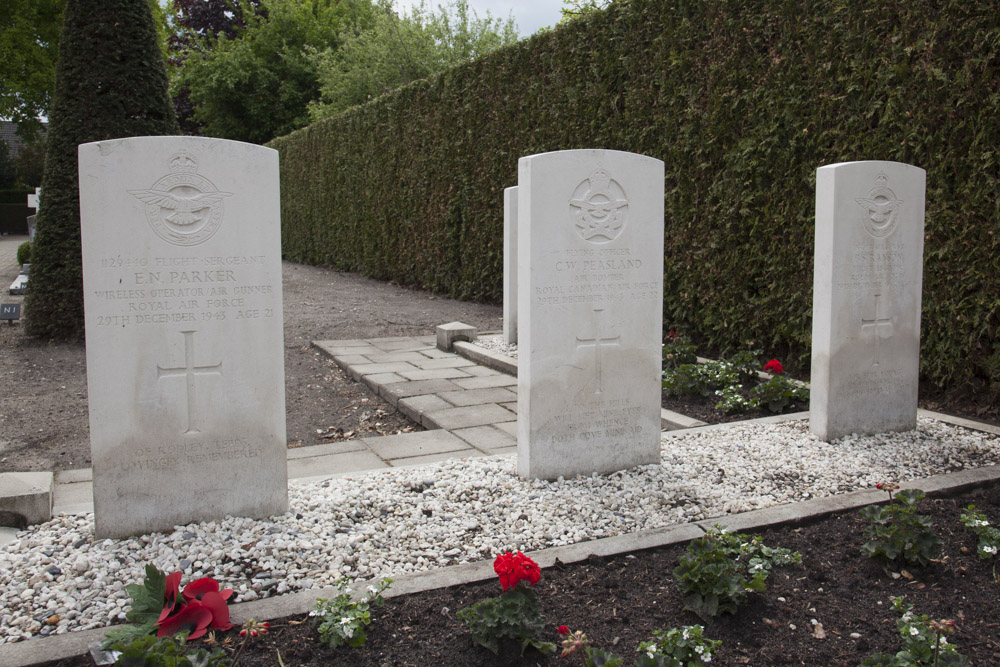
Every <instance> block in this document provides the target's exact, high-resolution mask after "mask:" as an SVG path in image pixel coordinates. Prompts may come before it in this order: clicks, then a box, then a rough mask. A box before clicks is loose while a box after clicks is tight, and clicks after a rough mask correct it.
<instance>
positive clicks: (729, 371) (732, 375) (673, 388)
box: [662, 361, 740, 396]
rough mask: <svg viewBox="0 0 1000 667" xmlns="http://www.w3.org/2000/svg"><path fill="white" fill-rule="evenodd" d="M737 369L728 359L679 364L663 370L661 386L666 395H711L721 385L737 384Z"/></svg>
mask: <svg viewBox="0 0 1000 667" xmlns="http://www.w3.org/2000/svg"><path fill="white" fill-rule="evenodd" d="M739 378H740V373H739V370H738V369H737V368H736V367H735V366H733V365H732V364H730V363H729V362H728V361H708V362H706V363H704V364H681V365H680V366H678V367H676V368H674V369H669V368H668V369H667V370H665V371H663V380H662V381H663V388H664V389H665V390H666V392H667V395H668V396H711V395H712V393H713V392H714V391H715V390H717V389H721V388H723V387H731V386H736V385H739V384H740V382H739Z"/></svg>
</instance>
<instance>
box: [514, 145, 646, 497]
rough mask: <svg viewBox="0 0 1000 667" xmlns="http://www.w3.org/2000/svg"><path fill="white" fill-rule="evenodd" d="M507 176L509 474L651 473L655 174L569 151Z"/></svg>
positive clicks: (620, 159)
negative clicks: (514, 292)
mask: <svg viewBox="0 0 1000 667" xmlns="http://www.w3.org/2000/svg"><path fill="white" fill-rule="evenodd" d="M518 170H519V173H518V187H517V197H518V201H517V213H518V234H517V245H518V258H517V266H518V275H519V280H518V288H519V294H518V337H519V344H518V348H519V355H518V472H519V474H520V475H521V476H522V477H530V478H544V479H553V478H556V477H559V476H560V475H562V476H567V477H568V476H572V475H579V474H590V473H593V472H597V473H607V472H613V471H615V470H623V469H625V468H630V467H633V466H637V465H644V464H650V463H658V462H659V461H660V371H661V363H662V362H661V346H662V333H663V324H662V319H663V318H662V313H663V163H662V162H661V161H660V160H657V159H654V158H650V157H645V156H642V155H635V154H633V153H624V152H620V151H607V150H572V151H559V152H554V153H544V154H541V155H532V156H529V157H524V158H521V160H520V162H519V165H518Z"/></svg>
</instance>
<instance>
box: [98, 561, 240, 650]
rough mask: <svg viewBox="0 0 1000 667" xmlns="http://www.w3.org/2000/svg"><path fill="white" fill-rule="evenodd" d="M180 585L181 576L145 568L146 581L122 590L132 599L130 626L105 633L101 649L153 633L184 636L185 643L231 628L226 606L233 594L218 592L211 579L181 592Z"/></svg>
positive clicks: (153, 568)
mask: <svg viewBox="0 0 1000 667" xmlns="http://www.w3.org/2000/svg"><path fill="white" fill-rule="evenodd" d="M180 582H181V573H180V572H174V573H173V574H171V575H169V576H167V575H165V574H164V573H163V572H161V571H160V570H159V569H158V568H157V567H156V566H155V565H153V564H152V563H150V564H149V565H146V579H145V581H144V582H143V583H142V584H129V585H128V586H126V587H125V590H126V591H127V592H128V594H129V595H130V596H131V597H132V606H131V608H130V609H129V610H128V611H127V612H126V613H125V620H127V621H130V623H131V624H128V625H121V626H117V627H114V628H112V629H110V630H108V632H107V633H106V634H105V635H104V642H103V646H104V647H105V648H107V647H108V646H110V645H111V644H113V643H115V642H120V641H127V640H131V639H135V638H137V637H141V636H143V635H150V634H153V633H155V634H156V635H157V636H158V637H170V636H173V635H176V634H178V633H179V632H185V633H187V637H188V639H197V638H198V637H201V636H202V635H204V634H205V633H206V632H207V631H208V629H209V628H212V629H216V630H228V629H229V628H231V627H233V624H232V623H231V622H230V621H229V609H228V607H227V606H226V601H227V600H228V599H229V598H230V597H231V596H232V594H233V591H232V590H229V589H226V590H220V589H219V583H218V582H217V581H216V580H215V579H212V578H211V577H202V578H201V579H196V580H194V581H192V582H191V583H189V584H188V585H187V586H185V587H184V590H183V591H181V589H180Z"/></svg>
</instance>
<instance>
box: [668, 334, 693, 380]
mask: <svg viewBox="0 0 1000 667" xmlns="http://www.w3.org/2000/svg"><path fill="white" fill-rule="evenodd" d="M695 349H696V348H695V346H694V344H693V343H692V342H691V339H690V338H688V337H687V336H686V335H684V334H682V333H681V332H680V331H673V330H671V331H670V332H669V333H668V334H667V340H666V342H665V343H663V367H664V368H665V369H674V370H676V369H677V367H678V366H680V365H682V364H693V363H696V362H697V361H698V356H697V355H696V354H695Z"/></svg>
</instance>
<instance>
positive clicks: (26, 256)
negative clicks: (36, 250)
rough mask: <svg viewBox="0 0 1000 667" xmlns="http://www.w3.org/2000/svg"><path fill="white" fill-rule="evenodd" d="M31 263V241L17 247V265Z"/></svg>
mask: <svg viewBox="0 0 1000 667" xmlns="http://www.w3.org/2000/svg"><path fill="white" fill-rule="evenodd" d="M30 263H31V241H25V242H24V243H22V244H21V245H19V246H17V265H18V266H22V265H24V264H30Z"/></svg>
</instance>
